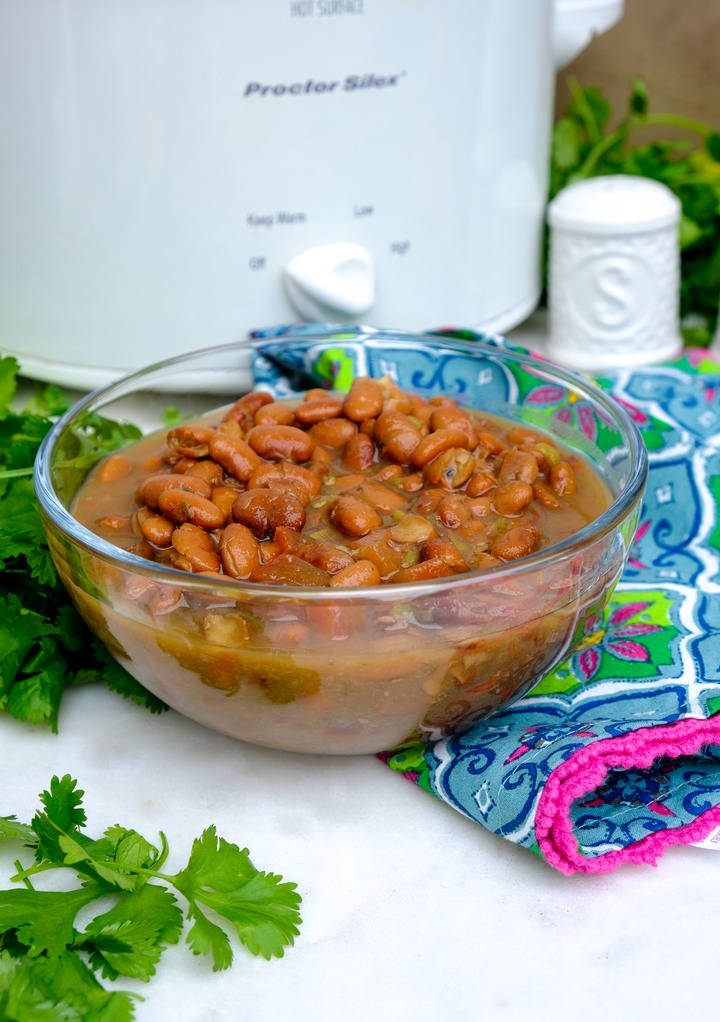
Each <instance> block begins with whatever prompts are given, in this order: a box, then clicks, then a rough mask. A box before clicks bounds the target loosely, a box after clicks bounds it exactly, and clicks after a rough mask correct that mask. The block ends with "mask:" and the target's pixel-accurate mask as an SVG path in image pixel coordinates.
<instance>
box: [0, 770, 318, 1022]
mask: <svg viewBox="0 0 720 1022" xmlns="http://www.w3.org/2000/svg"><path fill="white" fill-rule="evenodd" d="M83 795H84V792H83V791H81V790H80V789H79V788H78V786H77V781H76V780H75V779H73V778H71V777H70V776H69V775H66V776H64V777H63V778H61V779H60V778H58V777H53V778H52V781H51V782H50V786H49V790H47V791H43V792H42V793H41V795H40V802H41V804H42V807H43V808H42V809H40V810H38V812H37V813H36V814H35V816H34V817H33V819H32V820H31V822H30V823H29V824H25V823H21V822H19V821H18V820H17V819H16V818H15V817H14V816H6V817H0V841H2V840H3V839H4V840H8V841H15V842H18V843H20V844H21V845H23V846H24V847H25V849H26V852H28V853H29V852H31V853H32V862H31V863H30V864H29V865H27V866H23V865H22V864H21V863H20V862H19V861H18V862H16V869H17V873H16V874H15V875H14V876H13V877H11V881H14V882H16V883H18V884H19V885H20V886H18V887H16V888H11V889H8V890H0V1018H2V1019H6V1020H7V1022H26V1020H28V1019H31V1018H32V1019H38V1020H39V1019H43V1020H47V1022H56V1020H57V1022H60V1020H62V1022H128V1020H131V1019H133V1018H134V1017H135V1015H134V1002H135V1000H136V999H138V995H137V994H134V993H130V992H127V991H122V990H115V989H108V987H107V986H105V985H104V984H103V983H102V982H101V980H110V981H111V982H114V981H115V980H117V979H119V978H120V977H129V978H132V979H136V980H144V981H149V980H150V979H151V978H152V976H153V975H155V971H156V966H157V965H158V962H159V960H160V958H161V955H162V953H163V951H164V950H165V948H166V947H167V946H168V945H170V944H177V943H178V941H179V940H180V937H181V935H182V933H183V930H184V929H185V928H186V922H187V923H189V924H190V926H189V929H187V933H186V941H187V943H188V944H189V946H190V949H191V950H192V952H193V954H195V955H206V956H209V958H210V959H211V960H212V968H213V971H218V970H221V969H227V968H228V967H229V966H230V965H231V964H232V962H233V956H234V952H233V949H232V944H231V938H230V935H232V936H234V937H235V938H236V939H238V940H239V941H240V943H241V944H242V945H243V946H244V947H245V948H246V949H247V950H248V951H249V952H251V953H252V954H254V955H258V956H261V957H263V958H266V959H268V960H269V959H270V958H273V957H277V958H281V957H282V956H283V954H284V950H285V948H287V947H291V946H292V945H293V943H294V938H295V937H296V936H297V935H298V933H299V926H300V923H301V922H302V920H301V918H300V915H299V911H298V910H299V906H300V902H301V898H300V895H299V894H298V892H297V885H296V884H294V883H289V882H287V881H284V880H283V878H282V877H281V876H277V875H276V874H274V873H265V872H261V871H260V870H258V869H256V868H255V866H254V865H253V864H252V862H251V861H250V856H249V852H248V849H247V848H243V849H241V848H239V847H238V846H237V845H234V844H231V843H230V842H228V841H226V840H225V839H224V838H222V837H219V836H218V834H217V832H216V829H215V827H214V826H210V827H207V828H206V829H205V830H204V831H203V833H202V834H201V836H200V837H199V838H196V839H195V840H194V841H193V843H192V847H191V850H190V856H189V859H188V862H187V865H186V866H185V867H184V868H183V869H181V870H180V871H179V872H177V873H172V874H170V873H167V872H164V869H163V867H164V865H165V863H166V861H167V858H168V853H169V849H168V844H167V841H166V839H165V836H164V835H163V834H162V833H160V840H159V843H158V844H159V847H158V846H155V845H153V844H151V843H150V842H149V841H148V840H147V839H146V838H145V837H143V836H142V834H139V833H138V832H137V831H136V830H132V829H128V828H126V827H121V826H119V825H115V826H113V827H110V828H108V829H107V830H106V831H105V832H104V834H103V835H102V837H100V838H95V839H93V838H91V837H89V836H88V835H87V834H86V833H85V831H84V827H85V824H86V814H85V811H84V809H83V808H82V797H83ZM58 869H62V870H70V871H71V873H75V874H76V877H77V879H78V880H79V883H80V885H79V886H76V887H74V888H71V889H68V890H63V891H57V890H39V889H37V888H36V886H34V884H33V881H36V878H39V877H40V876H42V875H44V874H46V873H47V872H48V871H53V870H58ZM171 888H172V890H171ZM177 895H180V897H181V899H182V901H183V902H184V907H181V905H180V904H179V903H178V897H177ZM100 900H101V904H102V907H103V910H102V911H98V912H97V914H95V915H93V916H91V918H90V921H89V922H86V923H84V925H82V926H80V924H79V923H78V916H79V914H80V913H81V912H82V913H83V918H87V912H88V907H89V906H92V905H93V903H94V902H98V901H100ZM108 901H111V902H112V904H111V906H110V907H109V908H108V907H106V906H107V904H108ZM228 930H229V931H230V935H229V934H228ZM140 999H142V998H140Z"/></svg>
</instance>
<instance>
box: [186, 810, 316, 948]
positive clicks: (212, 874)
mask: <svg viewBox="0 0 720 1022" xmlns="http://www.w3.org/2000/svg"><path fill="white" fill-rule="evenodd" d="M281 881H282V877H279V876H275V875H274V874H272V873H261V872H260V871H259V870H257V869H256V868H255V867H254V866H253V864H252V862H251V861H250V857H249V852H248V850H247V848H244V849H243V850H242V851H241V850H240V849H239V848H238V846H237V845H233V844H230V843H229V842H227V841H225V839H224V838H222V837H218V836H217V833H216V830H215V827H208V828H207V829H206V830H204V831H203V833H202V836H201V837H200V838H197V839H196V840H195V841H194V842H193V846H192V851H191V853H190V861H189V862H188V865H187V867H186V869H184V870H182V871H181V872H180V873H178V874H177V875H176V876H175V877H174V878H173V884H174V886H175V887H177V889H178V890H179V891H181V892H182V893H183V894H184V895H185V897H186V898H187V900H188V902H189V903H190V907H191V911H192V915H193V918H195V920H196V925H198V927H199V929H198V933H197V935H196V936H197V939H198V940H199V941H202V940H204V939H206V938H207V937H208V935H210V934H211V930H210V928H209V927H208V926H207V920H206V921H202V919H201V916H202V913H201V910H200V908H199V905H200V904H202V905H205V906H206V907H208V908H210V909H213V910H214V911H215V912H217V913H218V915H221V916H223V917H224V918H225V919H228V920H229V921H230V922H231V923H233V924H234V926H235V929H236V931H237V934H238V936H239V938H240V940H241V941H242V943H243V944H245V946H246V947H247V948H248V949H249V950H250V951H252V953H253V954H255V955H262V956H263V957H264V958H268V959H269V958H271V957H272V956H273V955H275V956H277V957H279V958H280V957H282V955H283V951H284V948H285V947H286V946H288V945H292V944H293V942H294V937H295V936H296V935H297V934H298V932H299V930H298V923H299V922H300V917H299V915H298V911H297V909H298V905H299V904H300V896H299V894H298V893H297V886H296V885H295V884H292V883H282V882H281ZM210 944H211V946H212V947H213V951H215V950H216V945H215V942H214V941H212V940H210ZM220 957H221V958H222V957H223V956H222V953H221V955H220ZM220 967H224V966H220Z"/></svg>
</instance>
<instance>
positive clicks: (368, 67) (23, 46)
mask: <svg viewBox="0 0 720 1022" xmlns="http://www.w3.org/2000/svg"><path fill="white" fill-rule="evenodd" d="M621 12H622V0H564V2H563V0H554V2H553V0H453V3H452V4H443V3H441V2H440V0H0V95H1V96H2V102H0V147H1V158H0V351H1V352H3V353H5V354H12V355H14V356H15V357H16V358H17V359H18V360H19V361H20V363H21V366H22V368H23V371H24V372H25V374H26V375H29V376H31V377H36V378H38V379H44V380H52V381H54V382H56V383H60V384H67V385H71V386H77V387H81V388H88V387H93V386H96V385H100V384H104V383H105V382H107V381H108V380H109V379H111V378H113V377H115V376H117V375H118V374H120V373H123V372H125V371H127V370H130V369H134V368H137V367H138V366H141V365H144V364H147V363H148V362H151V361H156V360H158V359H162V358H165V357H170V356H173V355H176V354H178V353H180V352H183V351H188V350H191V349H194V348H199V347H203V346H205V345H207V344H219V343H223V342H225V341H227V342H230V341H234V340H237V339H238V338H241V337H244V336H246V335H247V333H248V332H249V331H251V330H253V329H255V328H257V327H261V326H267V325H269V324H275V323H286V322H292V321H295V320H298V319H303V320H323V321H330V322H333V323H357V322H373V323H375V324H377V325H381V326H384V327H396V328H401V329H407V330H416V329H423V328H431V327H438V326H446V325H451V324H452V325H460V326H468V327H470V326H472V327H476V328H481V329H486V330H506V329H509V328H510V327H512V326H514V325H516V324H517V323H519V322H521V321H522V320H523V319H524V318H525V317H526V316H527V315H528V314H529V313H530V312H531V311H532V309H533V308H534V307H535V305H536V304H537V301H538V298H539V294H540V287H541V272H540V252H541V236H542V225H543V217H544V212H545V203H546V197H547V165H548V154H549V145H550V131H551V118H552V106H553V93H554V82H555V71H556V67H557V66H558V64H559V63H560V62H563V61H567V60H569V59H570V58H571V57H572V56H574V54H575V53H576V52H577V51H578V50H579V49H581V48H582V46H583V45H584V44H585V43H586V42H587V41H588V40H589V38H590V37H591V36H592V33H593V31H599V30H603V29H605V28H607V27H609V25H611V24H613V23H614V21H616V20H617V18H618V17H620V14H621Z"/></svg>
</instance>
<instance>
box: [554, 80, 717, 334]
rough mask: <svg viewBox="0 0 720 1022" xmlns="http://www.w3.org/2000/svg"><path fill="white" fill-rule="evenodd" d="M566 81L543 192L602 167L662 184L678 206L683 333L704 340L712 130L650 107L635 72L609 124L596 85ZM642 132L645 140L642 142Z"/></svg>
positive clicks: (710, 320) (711, 318) (710, 267)
mask: <svg viewBox="0 0 720 1022" xmlns="http://www.w3.org/2000/svg"><path fill="white" fill-rule="evenodd" d="M567 85H568V89H569V91H570V97H571V99H570V103H569V106H568V108H567V110H566V111H565V113H564V115H563V116H562V117H560V118H559V119H558V120H557V122H556V124H555V126H554V129H553V144H552V160H551V179H550V198H551V199H552V198H553V197H554V196H555V195H556V194H557V193H558V192H559V191H560V190H561V188H563V187H565V185H567V184H570V183H572V182H574V181H581V180H583V179H585V178H589V177H597V176H602V175H606V174H632V175H639V176H641V177H647V178H651V179H653V180H656V181H660V182H662V184H664V185H666V186H667V187H668V188H670V190H671V191H672V192H674V193H675V195H676V196H677V197H678V199H679V200H680V204H681V207H682V219H681V223H680V315H681V321H682V330H683V336H684V340H685V343H686V344H691V345H700V346H706V345H708V344H709V343H710V341H711V340H712V338H713V335H714V331H715V326H716V323H717V317H718V303H719V301H720V131H718V130H717V129H715V128H713V127H711V126H709V125H707V124H703V123H702V122H700V121H697V120H695V119H693V118H689V117H683V116H682V115H679V114H675V113H663V112H655V111H653V110H651V108H650V97H649V94H648V90H647V87H646V85H645V83H644V82H643V80H642V79H636V80H635V81H633V82H632V83H631V88H630V95H629V98H628V104H627V109H626V111H625V113H624V115H623V116H622V117H621V118H620V120H619V121H617V122H616V123H613V117H612V110H611V108H610V105H609V103H608V101H607V100H606V98H605V96H604V95H603V94H602V92H601V91H600V90H599V89H597V88H593V87H590V88H582V87H581V86H580V85H579V84H578V82H577V81H576V80H575V79H570V80H569V81H568V83H567ZM648 135H650V136H651V137H652V140H651V141H644V139H646V138H647V137H648ZM663 135H664V136H666V137H665V138H663ZM658 136H659V137H658Z"/></svg>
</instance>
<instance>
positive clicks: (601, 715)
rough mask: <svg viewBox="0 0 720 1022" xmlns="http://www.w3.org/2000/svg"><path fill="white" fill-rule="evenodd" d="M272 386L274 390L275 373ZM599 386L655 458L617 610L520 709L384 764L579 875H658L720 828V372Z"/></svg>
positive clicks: (692, 358) (590, 628)
mask: <svg viewBox="0 0 720 1022" xmlns="http://www.w3.org/2000/svg"><path fill="white" fill-rule="evenodd" d="M323 329H327V326H320V325H314V324H305V325H302V326H301V327H297V326H295V327H292V328H287V327H286V328H278V329H272V330H268V331H259V332H258V333H256V334H255V335H254V336H256V337H277V336H279V335H282V334H285V333H288V332H292V333H298V332H302V333H307V334H311V333H314V332H319V331H320V330H323ZM343 329H344V328H343ZM448 333H454V335H455V336H461V337H462V338H464V339H472V338H475V339H483V340H488V338H486V337H482V338H480V337H479V335H475V334H472V333H470V332H468V331H461V332H458V333H455V332H452V331H448ZM342 336H345V337H348V338H351V337H352V328H350V329H349V331H348V332H347V333H345V334H343V335H342ZM492 341H493V343H504V342H502V340H500V339H497V338H493V339H492ZM269 368H270V370H271V372H270V377H269V378H270V379H271V378H272V367H269ZM265 374H266V375H265V378H264V380H263V381H262V382H266V383H267V382H268V375H267V374H268V366H267V365H265ZM596 382H597V384H598V385H599V386H601V387H603V388H604V389H605V390H607V391H608V392H610V393H611V394H612V395H613V396H614V397H615V399H616V400H617V401H619V402H622V403H623V404H624V405H625V407H626V408H627V409H628V410H629V411H630V413H631V415H632V417H633V418H634V421H635V422H636V424H637V426H638V428H639V429H640V432H641V434H642V436H643V438H644V440H645V444H646V446H647V449H648V453H649V459H650V476H649V482H648V487H647V491H646V495H645V500H644V506H643V513H642V517H641V521H640V526H639V529H638V531H637V534H636V539H635V543H634V547H633V549H632V551H631V556H630V559H629V561H628V564H627V567H626V569H625V571H624V573H623V576H622V579H621V581H620V583H619V584H618V586H617V588H616V590H615V593H614V595H613V597H612V599H611V601H610V604H609V605H608V607H607V608H606V610H605V611H604V612H603V613H602V615H601V616H600V617H599V618H596V619H592V620H589V621H588V622H587V624H586V633H585V638H584V640H583V642H582V644H581V645H580V648H579V649H577V650H576V651H575V653H573V655H572V656H571V657H570V658H569V659H568V660H566V661H565V662H564V663H562V664H561V665H560V666H559V667H557V668H556V669H555V670H553V671H552V672H551V673H550V674H549V675H548V676H546V677H545V678H544V679H543V681H542V682H541V683H540V684H538V685H537V686H536V687H535V688H534V689H533V690H532V691H531V692H530V693H529V694H528V695H527V696H525V697H524V698H522V699H521V700H519V701H518V702H517V703H515V704H514V705H513V706H512V707H510V708H509V709H507V710H505V711H504V712H502V713H499V714H497V715H495V716H494V717H492V718H491V719H489V720H488V721H487V722H483V723H479V724H476V725H475V726H473V727H472V728H471V729H470V730H469V731H467V732H465V733H464V734H462V735H459V736H456V737H453V738H448V739H443V740H441V741H436V742H431V743H428V744H423V745H417V746H415V747H412V748H403V749H402V750H396V751H389V752H387V753H385V754H383V755H382V756H381V757H380V758H381V759H382V760H384V762H386V763H387V765H388V766H389V767H391V768H392V769H393V770H395V771H397V772H399V773H401V774H404V775H405V776H406V777H407V778H409V779H410V780H412V781H414V782H415V783H416V784H417V785H419V786H420V787H421V788H424V789H425V790H426V791H428V792H431V793H432V794H433V795H435V796H437V797H438V798H440V799H442V800H443V801H444V802H447V803H448V805H450V806H452V807H453V808H454V809H456V810H458V811H460V812H461V813H463V814H465V815H466V816H468V817H470V818H471V819H473V820H475V821H477V822H478V823H479V824H481V825H482V826H483V827H486V828H487V829H488V830H491V831H493V832H494V833H495V834H498V835H500V836H501V837H504V838H506V839H507V840H509V841H512V842H514V843H515V844H519V845H522V846H524V847H526V848H528V849H530V850H531V851H534V852H536V853H537V854H539V855H540V856H542V857H543V858H544V859H545V860H546V861H547V862H548V863H549V864H550V865H551V866H553V867H554V868H556V869H558V870H560V871H561V872H563V873H568V874H570V873H574V872H578V871H581V872H588V873H592V872H604V871H607V870H610V869H613V868H615V867H616V866H619V865H620V864H622V863H626V862H634V863H643V862H644V863H654V862H655V861H656V860H657V859H658V858H659V856H660V855H661V854H662V853H663V851H664V850H665V848H667V847H668V846H669V845H672V844H680V843H692V842H697V841H699V840H701V839H703V838H705V837H706V836H707V835H709V834H710V833H712V832H714V830H715V829H716V828H718V829H720V510H719V508H720V365H718V364H717V363H716V362H714V361H712V359H711V358H710V357H709V355H708V353H706V352H700V351H697V350H696V351H693V350H688V351H687V352H686V354H685V355H684V356H683V357H682V358H680V359H679V360H677V361H675V362H673V363H666V364H663V365H659V366H654V367H643V368H642V369H636V370H632V371H631V370H625V371H622V372H618V373H616V374H613V375H608V376H606V377H603V378H599V379H597V380H596ZM336 383H337V381H336ZM559 397H560V395H559V394H554V393H553V390H552V388H550V387H539V388H538V389H537V391H536V392H534V393H533V394H532V395H531V396H530V398H529V397H528V395H525V397H524V400H525V401H526V402H527V401H528V399H531V400H533V401H535V402H541V403H543V404H544V405H545V406H546V408H547V410H548V411H550V412H551V413H552V404H553V401H558V411H557V413H556V414H557V416H558V418H559V419H562V417H563V416H567V414H568V410H567V405H566V402H563V404H562V407H561V405H560V403H559ZM573 416H574V425H575V426H576V427H577V426H579V427H580V428H581V429H583V430H584V431H585V432H586V433H587V434H588V436H589V437H590V439H595V438H594V436H593V435H592V434H593V430H595V429H596V428H597V421H596V420H595V419H594V418H593V417H592V416H590V415H588V416H585V417H584V416H583V408H582V407H579V408H577V409H575V410H574V412H573Z"/></svg>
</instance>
